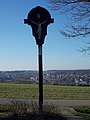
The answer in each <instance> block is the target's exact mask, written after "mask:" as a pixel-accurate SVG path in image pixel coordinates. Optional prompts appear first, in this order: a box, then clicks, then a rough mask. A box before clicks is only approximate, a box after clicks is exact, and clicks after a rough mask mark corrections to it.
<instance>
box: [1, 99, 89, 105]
mask: <svg viewBox="0 0 90 120" xmlns="http://www.w3.org/2000/svg"><path fill="white" fill-rule="evenodd" d="M13 100H20V101H22V102H23V101H24V102H31V101H36V102H38V100H31V99H8V98H0V104H12V101H13ZM44 104H53V105H56V106H90V100H44Z"/></svg>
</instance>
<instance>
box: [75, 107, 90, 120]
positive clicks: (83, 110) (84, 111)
mask: <svg viewBox="0 0 90 120" xmlns="http://www.w3.org/2000/svg"><path fill="white" fill-rule="evenodd" d="M74 109H75V111H77V114H76V115H78V116H82V117H83V118H84V119H85V120H90V106H79V107H78V106H77V107H74Z"/></svg>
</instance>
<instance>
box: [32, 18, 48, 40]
mask: <svg viewBox="0 0 90 120" xmlns="http://www.w3.org/2000/svg"><path fill="white" fill-rule="evenodd" d="M31 22H32V23H33V24H35V25H37V27H38V29H37V31H36V33H37V34H38V39H41V34H42V25H43V24H45V23H46V22H47V20H45V21H43V22H42V23H40V22H38V23H36V22H34V21H32V20H31Z"/></svg>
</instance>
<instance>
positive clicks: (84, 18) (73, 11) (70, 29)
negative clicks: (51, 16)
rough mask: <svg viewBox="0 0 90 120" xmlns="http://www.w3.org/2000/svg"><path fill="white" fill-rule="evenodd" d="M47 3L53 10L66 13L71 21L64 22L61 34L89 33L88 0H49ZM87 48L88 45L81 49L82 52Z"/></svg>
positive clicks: (78, 34) (80, 34)
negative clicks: (64, 25)
mask: <svg viewBox="0 0 90 120" xmlns="http://www.w3.org/2000/svg"><path fill="white" fill-rule="evenodd" d="M49 3H50V5H51V8H52V9H53V10H56V11H59V13H60V14H65V15H67V16H68V17H69V19H70V21H71V23H66V30H64V31H61V34H63V35H64V36H66V37H87V36H89V35H90V0H49ZM89 41H90V40H89ZM89 44H90V43H89ZM88 50H90V47H88V48H84V49H82V51H84V52H85V51H88Z"/></svg>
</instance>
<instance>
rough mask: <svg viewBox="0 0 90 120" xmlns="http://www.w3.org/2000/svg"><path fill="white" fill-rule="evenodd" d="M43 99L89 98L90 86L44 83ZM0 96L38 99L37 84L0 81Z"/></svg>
mask: <svg viewBox="0 0 90 120" xmlns="http://www.w3.org/2000/svg"><path fill="white" fill-rule="evenodd" d="M43 88H44V92H43V95H44V99H50V100H90V87H85V86H59V85H44V86H43ZM0 98H12V99H14V98H23V99H24V98H26V99H28V98H30V99H38V85H34V84H13V83H0Z"/></svg>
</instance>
